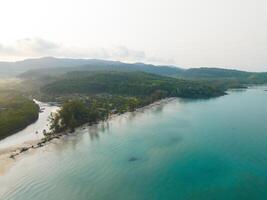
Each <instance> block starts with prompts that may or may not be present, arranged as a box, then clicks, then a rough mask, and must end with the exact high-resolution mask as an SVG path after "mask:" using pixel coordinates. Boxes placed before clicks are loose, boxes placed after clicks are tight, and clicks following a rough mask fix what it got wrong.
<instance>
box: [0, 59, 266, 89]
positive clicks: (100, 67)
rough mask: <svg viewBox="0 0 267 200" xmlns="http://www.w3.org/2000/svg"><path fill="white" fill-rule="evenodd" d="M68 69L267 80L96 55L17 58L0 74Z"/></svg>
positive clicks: (262, 75)
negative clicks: (87, 57)
mask: <svg viewBox="0 0 267 200" xmlns="http://www.w3.org/2000/svg"><path fill="white" fill-rule="evenodd" d="M71 71H120V72H123V71H124V72H129V71H140V72H147V73H151V74H156V75H161V76H170V77H174V78H183V79H205V80H207V79H209V80H214V79H216V80H221V79H224V80H234V81H238V82H239V83H246V84H247V83H251V84H254V83H267V72H246V71H241V70H234V69H222V68H205V67H202V68H191V69H182V68H178V67H174V66H164V65H159V66H156V65H152V64H144V63H123V62H120V61H109V60H98V59H72V58H54V57H44V58H36V59H27V60H23V61H17V62H0V77H3V76H19V77H21V78H25V79H31V78H38V77H45V76H50V77H53V76H57V75H63V74H65V73H67V72H71Z"/></svg>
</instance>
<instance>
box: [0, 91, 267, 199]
mask: <svg viewBox="0 0 267 200" xmlns="http://www.w3.org/2000/svg"><path fill="white" fill-rule="evenodd" d="M266 88H267V87H253V88H251V89H248V90H240V91H231V92H229V95H226V96H223V97H219V98H214V99H209V100H198V101H193V100H182V99H177V100H173V101H171V102H169V103H166V104H163V105H159V106H157V107H154V108H152V109H147V110H145V111H143V112H138V113H134V114H129V115H123V116H121V117H118V118H115V119H113V120H111V121H110V122H109V123H103V124H101V125H98V126H95V127H92V128H86V129H84V130H82V131H81V132H83V133H79V134H77V135H75V136H72V137H68V138H65V139H64V140H61V141H59V142H57V143H55V144H51V145H48V146H47V147H45V148H44V149H39V150H37V151H36V152H34V153H27V154H26V155H25V156H23V157H22V158H21V159H19V161H17V162H16V163H15V165H14V166H13V167H12V168H11V169H10V170H9V171H7V172H6V173H5V174H4V175H1V176H0V199H1V200H11V199H12V200H35V199H36V200H47V199H49V200H88V199H90V200H113V199H114V200H162V199H164V200H165V199H166V200H167V199H178V200H180V199H181V200H192V199H198V200H199V199H200V200H202V199H203V200H210V199H212V200H220V199H223V200H225V199H227V200H232V199H234V200H240V199H242V200H244V199H253V200H258V199H263V200H266V199H267V92H266V91H264V90H265V89H266Z"/></svg>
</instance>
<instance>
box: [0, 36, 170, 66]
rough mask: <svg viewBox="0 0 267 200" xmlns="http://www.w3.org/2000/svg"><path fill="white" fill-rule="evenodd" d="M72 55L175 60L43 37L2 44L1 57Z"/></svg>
mask: <svg viewBox="0 0 267 200" xmlns="http://www.w3.org/2000/svg"><path fill="white" fill-rule="evenodd" d="M43 56H55V57H70V58H95V59H109V60H119V61H127V62H151V63H155V64H173V63H174V61H173V60H168V59H160V58H157V57H153V56H147V54H146V53H145V52H144V51H138V50H133V49H129V48H128V47H126V46H113V47H111V48H90V47H87V48H84V47H77V46H66V45H63V44H59V43H55V42H52V41H49V40H45V39H42V38H24V39H20V40H17V41H16V42H15V43H13V44H11V45H3V44H0V59H9V58H11V59H12V60H13V59H14V58H15V59H16V58H29V57H31V58H32V57H43Z"/></svg>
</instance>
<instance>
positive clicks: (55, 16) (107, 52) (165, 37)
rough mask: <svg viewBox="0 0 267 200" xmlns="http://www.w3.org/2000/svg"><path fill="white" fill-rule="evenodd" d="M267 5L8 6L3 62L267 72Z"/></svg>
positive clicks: (214, 0) (14, 1)
mask: <svg viewBox="0 0 267 200" xmlns="http://www.w3.org/2000/svg"><path fill="white" fill-rule="evenodd" d="M266 13H267V1H266V0H0V26H1V29H0V60H17V59H23V58H27V57H40V56H58V57H75V58H76V57H77V58H103V59H114V60H121V61H129V62H135V61H136V62H140V61H141V62H149V63H156V64H174V65H177V66H181V67H186V68H187V67H200V66H207V67H227V68H239V69H245V70H250V71H259V70H262V71H263V70H265V71H267V14H266Z"/></svg>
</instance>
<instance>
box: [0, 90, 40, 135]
mask: <svg viewBox="0 0 267 200" xmlns="http://www.w3.org/2000/svg"><path fill="white" fill-rule="evenodd" d="M38 116H39V107H38V105H37V104H35V103H34V102H33V101H32V100H29V99H27V98H25V97H23V96H22V95H20V94H14V93H13V92H11V91H7V92H0V130H1V131H0V139H3V138H5V137H7V136H9V135H11V134H13V133H15V132H17V131H19V130H22V129H24V128H25V127H26V126H28V125H29V124H31V123H33V122H34V121H36V120H37V119H38Z"/></svg>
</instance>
